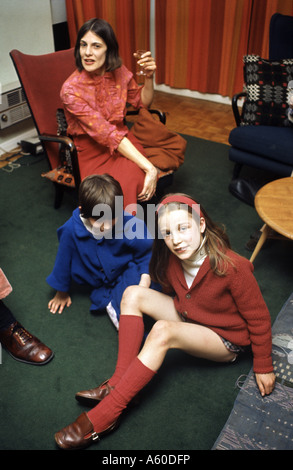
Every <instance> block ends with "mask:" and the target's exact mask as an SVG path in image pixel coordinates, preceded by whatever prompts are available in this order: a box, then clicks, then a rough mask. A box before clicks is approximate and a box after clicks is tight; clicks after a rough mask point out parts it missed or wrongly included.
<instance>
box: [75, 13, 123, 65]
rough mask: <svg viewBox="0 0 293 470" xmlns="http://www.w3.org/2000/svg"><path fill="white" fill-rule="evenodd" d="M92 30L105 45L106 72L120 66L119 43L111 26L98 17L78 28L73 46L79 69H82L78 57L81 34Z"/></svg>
mask: <svg viewBox="0 0 293 470" xmlns="http://www.w3.org/2000/svg"><path fill="white" fill-rule="evenodd" d="M88 31H92V32H93V33H95V34H96V35H97V36H100V38H102V39H103V41H104V42H105V43H106V46H107V52H106V62H105V66H106V72H111V71H112V70H115V69H117V68H118V67H120V66H121V64H122V60H121V58H120V56H119V45H118V42H117V39H116V36H115V33H114V31H113V29H112V26H111V25H110V24H109V23H108V22H107V21H105V20H102V19H100V18H92V19H91V20H88V21H87V22H86V23H84V24H83V25H82V27H81V28H80V30H79V32H78V34H77V39H76V43H75V48H74V57H75V63H76V66H77V68H78V70H79V71H81V70H82V69H83V66H82V63H81V57H80V50H79V48H80V41H81V39H82V38H83V36H84V35H85V34H86V33H87V32H88Z"/></svg>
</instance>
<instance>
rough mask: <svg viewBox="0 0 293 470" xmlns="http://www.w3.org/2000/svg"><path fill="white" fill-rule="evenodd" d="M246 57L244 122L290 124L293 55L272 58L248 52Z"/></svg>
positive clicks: (243, 124) (244, 59)
mask: <svg viewBox="0 0 293 470" xmlns="http://www.w3.org/2000/svg"><path fill="white" fill-rule="evenodd" d="M243 61H244V81H245V87H246V90H245V91H247V99H246V101H245V103H244V106H243V111H242V122H241V125H242V126H246V125H251V124H252V125H256V126H260V125H262V126H287V125H288V117H287V112H288V104H287V98H288V90H287V87H288V82H289V81H290V80H292V79H293V59H284V60H281V61H272V60H265V59H262V58H261V57H259V56H257V55H247V56H244V58H243Z"/></svg>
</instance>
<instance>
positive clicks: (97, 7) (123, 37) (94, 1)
mask: <svg viewBox="0 0 293 470" xmlns="http://www.w3.org/2000/svg"><path fill="white" fill-rule="evenodd" d="M66 10H67V21H68V29H69V36H70V42H71V46H72V47H73V46H74V45H75V41H76V37H77V33H78V30H79V28H80V27H81V26H82V25H83V23H84V22H85V21H87V20H89V19H91V18H103V19H104V20H106V21H108V23H110V24H111V26H112V28H113V30H114V31H115V34H116V37H117V40H118V43H119V52H120V56H121V58H122V60H123V63H124V64H125V65H126V67H127V68H128V69H130V70H131V71H132V72H135V68H136V62H135V59H134V57H133V53H134V52H135V51H136V50H137V49H147V50H149V49H150V35H149V31H150V0H66Z"/></svg>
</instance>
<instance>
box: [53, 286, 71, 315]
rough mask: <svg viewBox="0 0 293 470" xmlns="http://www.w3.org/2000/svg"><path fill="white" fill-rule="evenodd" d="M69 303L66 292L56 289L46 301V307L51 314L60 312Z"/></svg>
mask: <svg viewBox="0 0 293 470" xmlns="http://www.w3.org/2000/svg"><path fill="white" fill-rule="evenodd" d="M71 303H72V302H71V298H70V296H69V295H68V293H67V292H60V291H57V292H56V295H55V297H54V298H53V299H52V300H50V302H49V303H48V308H49V309H50V312H51V313H53V314H55V313H56V312H58V313H59V314H61V313H62V312H63V309H64V307H70V305H71Z"/></svg>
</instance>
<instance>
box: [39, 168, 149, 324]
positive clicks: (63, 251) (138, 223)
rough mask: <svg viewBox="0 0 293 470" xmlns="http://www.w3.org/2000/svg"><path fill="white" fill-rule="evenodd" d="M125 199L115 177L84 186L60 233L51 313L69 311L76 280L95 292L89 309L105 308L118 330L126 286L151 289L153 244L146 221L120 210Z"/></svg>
mask: <svg viewBox="0 0 293 470" xmlns="http://www.w3.org/2000/svg"><path fill="white" fill-rule="evenodd" d="M122 198H123V193H122V189H121V186H120V184H119V183H118V181H116V180H115V179H114V178H112V177H111V176H110V175H107V174H104V175H91V176H88V177H87V178H85V179H84V180H83V181H82V183H81V185H80V189H79V207H78V208H77V209H75V210H74V211H73V214H72V217H71V218H70V219H69V220H68V221H67V222H66V223H65V224H64V225H63V226H62V227H60V228H59V229H58V231H57V234H58V239H59V249H58V252H57V256H56V261H55V265H54V268H53V271H52V273H51V274H50V275H49V276H48V278H47V282H48V284H49V285H50V286H51V287H53V288H54V289H56V291H57V292H56V295H55V296H54V298H53V299H51V300H50V302H49V304H48V307H49V309H50V311H51V313H53V314H55V313H56V312H58V313H60V314H61V313H62V311H63V309H64V307H65V306H67V307H69V306H70V305H71V298H70V295H69V287H70V281H71V279H73V280H74V281H75V282H77V283H79V284H89V285H90V286H91V287H92V288H93V290H92V293H91V301H92V305H91V309H90V310H101V309H104V308H106V310H107V312H108V314H109V316H110V318H111V320H112V322H113V323H114V325H115V327H116V328H117V329H118V328H119V317H120V301H121V298H122V294H123V292H124V290H125V289H126V287H128V286H129V285H135V284H139V285H143V286H146V287H149V286H150V277H149V274H148V272H149V261H150V257H151V247H152V243H153V240H152V238H151V236H150V234H149V233H148V232H147V229H146V226H145V224H144V222H143V221H142V220H140V219H138V218H136V217H134V216H132V215H130V214H127V213H126V212H123V209H122V210H117V206H119V204H117V201H118V202H119V201H120V200H121V199H122ZM120 207H123V205H122V204H120ZM117 212H118V213H117ZM101 213H103V216H101V215H100V214H101ZM95 214H98V215H95ZM109 214H110V215H109ZM133 227H135V236H134V234H133V230H132V228H133Z"/></svg>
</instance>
